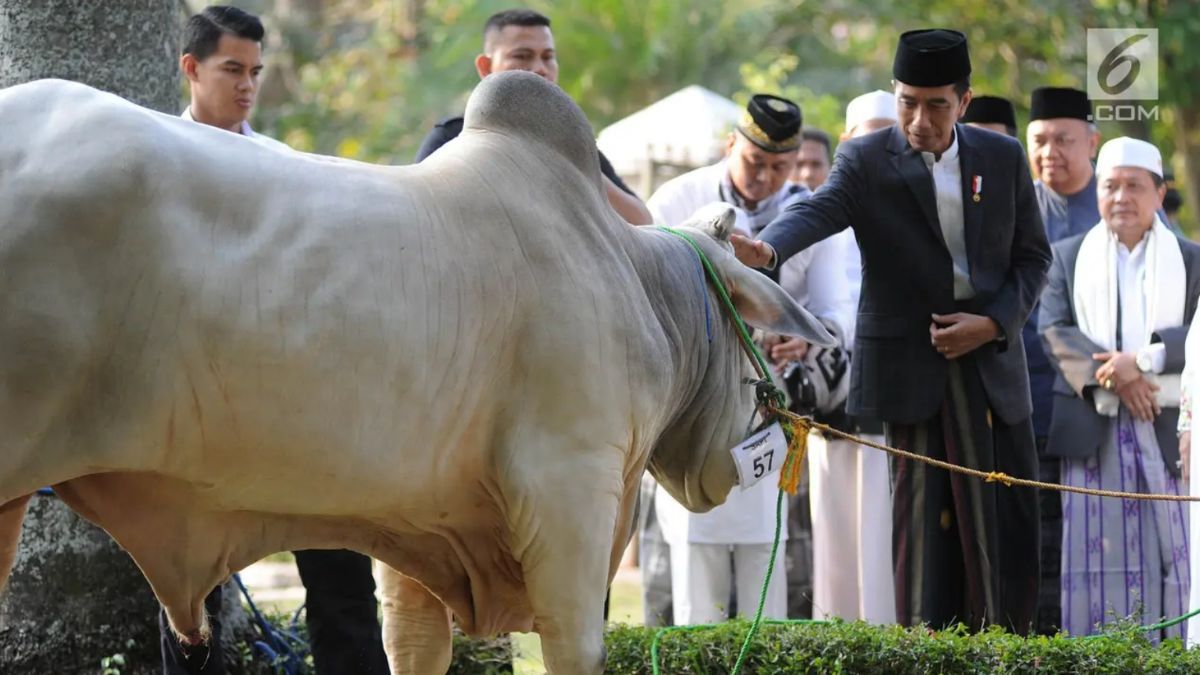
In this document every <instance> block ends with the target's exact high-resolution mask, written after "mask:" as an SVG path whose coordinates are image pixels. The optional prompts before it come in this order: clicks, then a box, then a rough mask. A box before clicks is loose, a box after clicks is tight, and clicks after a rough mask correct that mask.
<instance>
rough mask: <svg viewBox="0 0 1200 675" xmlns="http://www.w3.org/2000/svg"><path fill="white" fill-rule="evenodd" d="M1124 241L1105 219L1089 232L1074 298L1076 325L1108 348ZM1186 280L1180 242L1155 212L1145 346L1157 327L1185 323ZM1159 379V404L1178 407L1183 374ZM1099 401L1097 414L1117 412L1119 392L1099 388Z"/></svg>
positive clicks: (1149, 241)
mask: <svg viewBox="0 0 1200 675" xmlns="http://www.w3.org/2000/svg"><path fill="white" fill-rule="evenodd" d="M1120 245H1121V244H1120V242H1118V241H1117V237H1116V235H1114V234H1112V232H1111V231H1109V229H1108V226H1107V225H1106V224H1105V223H1104V221H1101V222H1099V223H1097V224H1096V225H1095V226H1094V227H1093V228H1092V229H1091V230H1088V233H1087V234H1086V235H1084V238H1083V244H1082V245H1081V246H1080V247H1079V257H1078V258H1077V259H1076V261H1075V290H1074V292H1073V293H1072V297H1071V299H1072V302H1073V304H1074V305H1075V317H1076V324H1077V325H1078V326H1079V330H1080V331H1082V332H1083V334H1084V335H1086V336H1087V337H1088V338H1089V339H1091V340H1092V342H1095V343H1096V344H1097V345H1099V346H1100V347H1102V348H1104V349H1106V350H1112V349H1115V348H1116V345H1117V328H1118V326H1117V299H1118V290H1117V247H1118V246H1120ZM1186 278H1187V268H1186V267H1184V264H1183V252H1182V251H1181V250H1180V248H1179V240H1178V239H1176V238H1175V235H1174V233H1172V232H1171V231H1170V230H1169V229H1167V226H1166V225H1164V224H1163V222H1162V221H1161V220H1159V218H1158V216H1157V215H1156V216H1155V217H1154V225H1153V226H1152V227H1151V228H1150V232H1149V234H1148V235H1147V237H1146V277H1145V280H1144V282H1143V286H1142V292H1143V293H1144V297H1145V298H1146V310H1147V316H1146V326H1147V330H1146V331H1145V332H1144V335H1145V340H1144V342H1145V343H1146V344H1149V341H1150V335H1151V334H1152V333H1153V332H1154V331H1157V330H1161V329H1163V328H1172V327H1175V326H1180V325H1183V318H1184V317H1183V311H1184V305H1185V304H1186V302H1187V297H1186V289H1185V288H1184V287H1185V286H1186V284H1185V283H1184V280H1185V279H1186ZM1146 344H1137V345H1134V344H1128V342H1124V343H1123V344H1122V345H1121V349H1122V350H1123V351H1126V352H1136V351H1138V350H1139V349H1141V348H1143V347H1145V346H1146ZM1157 381H1158V384H1159V386H1160V388H1161V389H1160V391H1159V399H1160V402H1163V403H1166V404H1168V405H1172V404H1173V405H1179V403H1178V401H1179V393H1178V392H1179V381H1178V376H1163V377H1159V378H1157ZM1095 402H1096V410H1097V412H1100V413H1101V414H1104V415H1109V416H1113V415H1116V409H1117V404H1118V401H1117V399H1116V396H1115V395H1114V394H1111V393H1110V392H1107V391H1103V390H1099V391H1097V392H1096V394H1095Z"/></svg>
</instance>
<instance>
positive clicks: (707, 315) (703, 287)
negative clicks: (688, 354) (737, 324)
mask: <svg viewBox="0 0 1200 675" xmlns="http://www.w3.org/2000/svg"><path fill="white" fill-rule="evenodd" d="M694 253H695V254H696V266H697V268H696V271H698V272H699V273H700V297H702V298H704V332H705V334H706V335H708V344H712V311H711V310H710V309H709V308H708V285H707V280H706V279H705V278H704V261H703V260H701V259H700V252H699V251H694Z"/></svg>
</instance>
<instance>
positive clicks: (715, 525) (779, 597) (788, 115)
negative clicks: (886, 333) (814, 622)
mask: <svg viewBox="0 0 1200 675" xmlns="http://www.w3.org/2000/svg"><path fill="white" fill-rule="evenodd" d="M800 127H801V113H800V108H799V106H797V105H796V104H795V103H793V102H791V101H789V100H787V99H783V98H779V97H776V96H769V95H765V94H758V95H755V96H753V97H752V98H751V100H750V103H749V104H748V106H747V110H746V112H745V113H744V114H743V116H742V118H741V120H740V121H739V123H738V125H737V128H736V129H735V131H734V132H733V133H731V134H730V137H729V141H728V144H729V145H728V148H729V153H728V157H727V158H726V159H725V160H723V161H721V162H718V163H717V164H714V165H711V166H707V167H703V168H700V169H696V170H695V171H691V172H689V173H687V174H684V175H683V176H680V177H678V178H675V179H673V180H671V181H669V182H667V183H666V184H664V185H663V186H662V187H661V188H659V189H658V191H657V192H655V193H654V195H653V196H652V197H651V198H650V200H649V201H648V202H647V206H648V207H649V209H650V212H651V213H652V214H653V215H654V218H655V222H657V223H659V224H662V225H668V226H675V225H679V224H681V223H682V222H683V221H684V220H686V219H687V218H688V217H689V216H691V215H692V214H693V213H694V212H695V211H696V210H697V209H699V208H700V207H702V206H705V205H706V204H710V203H712V202H725V203H728V204H732V205H734V206H735V207H737V209H738V225H737V228H738V229H739V230H741V231H742V232H743V233H744V234H754V233H757V232H758V231H759V230H760V229H761V228H762V227H763V226H764V225H766V223H767V222H769V221H770V220H771V219H772V218H774V217H775V215H777V214H778V213H779V211H780V209H781V208H782V207H783V206H784V205H785V204H787V203H789V202H790V201H791V200H793V199H803V198H804V197H806V196H807V195H809V194H810V193H809V191H808V190H807V189H806V188H804V187H802V186H799V185H794V184H788V182H787V180H788V178H789V177H790V176H791V174H792V170H793V169H794V168H795V164H796V159H797V152H798V149H799V146H800V138H801V136H800ZM819 249H821V247H814V249H812V250H810V251H807V252H805V254H803V255H802V256H798V257H801V258H802V259H804V260H806V261H808V263H809V264H808V265H806V266H805V267H806V268H807V269H808V270H809V272H808V278H807V283H808V293H809V296H810V297H809V302H807V303H806V308H807V309H808V310H809V311H811V312H812V313H813V314H814V315H816V316H817V317H819V318H821V319H822V320H824V321H825V322H826V323H828V324H829V325H831V326H834V327H836V330H837V331H838V332H839V334H844V332H845V329H844V325H845V323H846V322H847V320H848V318H849V313H850V311H852V310H851V306H850V300H849V287H848V284H847V283H846V278H845V274H844V272H843V270H842V268H841V267H840V266H838V264H837V261H838V260H839V259H840V257H838V255H837V254H836V252H832V253H831V252H827V253H826V255H824V256H822V255H821V250H824V249H821V250H819ZM830 251H832V249H830ZM818 261H819V262H818ZM795 346H796V347H797V348H798V349H799V350H804V349H806V348H807V345H806V344H804V343H803V342H799V343H798V344H796V345H795ZM775 483H776V481H774V480H764V481H762V482H760V483H758V484H757V485H755V486H754V487H752V488H750V489H748V490H746V491H744V492H742V491H738V490H735V491H734V492H733V493H731V494H730V495H729V498H728V499H727V500H726V503H725V504H723V505H722V506H719V507H717V508H716V509H713V510H712V511H710V512H709V513H706V514H693V513H690V512H688V511H687V510H686V509H684V508H683V507H682V506H681V505H679V504H678V503H677V502H675V501H674V500H673V499H671V497H670V496H668V495H667V494H666V493H665V492H663V491H661V490H660V491H658V492H657V494H656V496H655V499H654V508H655V513H656V516H657V520H658V523H659V525H660V526H661V527H662V531H663V534H664V537H665V539H666V541H667V544H668V545H669V547H670V568H671V569H670V575H671V590H672V598H673V601H674V620H675V622H676V623H677V624H681V625H682V624H697V623H712V622H716V621H720V620H723V619H724V618H725V616H726V609H727V605H728V602H729V597H730V587H731V585H732V582H733V579H734V574H733V570H734V568H736V571H737V574H736V589H735V590H736V596H735V597H736V604H737V608H738V611H739V612H741V613H743V614H751V613H753V612H754V611H755V609H756V607H757V605H758V599H759V591H760V589H761V587H762V583H763V577H764V575H765V574H766V570H767V567H768V566H769V565H771V564H772V561H771V555H770V553H771V544H772V541H773V539H774V530H775V503H776V496H777V494H778V488H777V487H776V485H775ZM786 536H787V535H786V533H785V534H784V535H783V538H786ZM782 559H783V549H782V547H781V548H780V550H779V552H778V553H777V556H776V559H775V561H774V564H775V565H776V567H775V571H774V572H773V573H772V577H771V584H770V587H769V588H768V590H767V602H766V605H765V608H764V616H767V617H770V618H780V619H782V618H785V617H786V616H787V580H786V575H785V572H784V567H783V565H782V564H780V563H781V561H782ZM798 562H799V564H803V565H804V566H805V568H807V567H808V566H809V565H810V564H811V563H810V562H809V561H808V560H803V561H798ZM805 573H807V569H805Z"/></svg>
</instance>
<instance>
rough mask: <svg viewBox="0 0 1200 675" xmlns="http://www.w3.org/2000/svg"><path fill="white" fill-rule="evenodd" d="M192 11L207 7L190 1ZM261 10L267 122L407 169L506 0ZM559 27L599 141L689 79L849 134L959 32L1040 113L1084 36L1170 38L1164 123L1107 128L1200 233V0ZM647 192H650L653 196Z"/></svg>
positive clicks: (554, 10) (837, 0) (864, 10)
mask: <svg viewBox="0 0 1200 675" xmlns="http://www.w3.org/2000/svg"><path fill="white" fill-rule="evenodd" d="M188 4H190V5H191V6H192V7H191V9H193V10H194V9H197V8H199V7H200V6H201V3H200V2H198V1H197V0H190V2H188V3H186V4H185V7H186V5H188ZM233 4H237V5H240V6H242V7H244V8H246V9H248V10H250V11H255V12H257V13H260V14H262V15H263V16H264V18H265V20H266V22H267V25H268V31H269V34H268V40H269V43H268V73H267V79H266V81H265V84H264V91H263V93H262V97H261V100H260V106H259V109H258V113H257V119H256V122H257V124H258V125H259V127H260V128H261V129H262V130H264V131H266V132H268V133H271V134H273V135H276V136H278V137H280V138H282V139H284V140H286V141H287V142H288V143H290V144H292V145H293V146H295V147H298V148H301V149H305V150H312V151H316V152H322V153H329V154H338V155H343V156H346V157H354V158H358V159H363V160H368V161H375V162H385V163H406V162H409V161H411V158H412V156H413V154H414V153H415V151H416V148H417V146H418V145H419V144H420V141H421V138H422V137H423V136H424V135H425V133H426V132H427V131H428V130H429V128H430V127H431V126H432V125H433V124H434V123H435V122H436V121H437V120H438V119H439V118H442V117H446V116H450V115H457V114H461V112H462V109H463V107H464V105H465V102H466V97H467V95H468V94H469V93H470V91H471V88H472V87H473V86H474V84H475V83H476V81H477V76H476V74H475V70H474V66H473V59H474V56H475V55H476V54H477V53H478V51H479V48H480V42H481V34H480V32H481V29H482V26H483V23H484V21H485V20H486V18H487V17H488V16H489V15H490V14H491V13H493V12H495V11H497V10H499V9H504V8H507V7H511V6H514V3H512V2H511V1H507V0H241V1H238V0H234V2H233ZM528 6H530V7H532V8H534V9H538V10H540V11H543V12H544V13H546V14H547V15H548V16H550V17H551V19H552V21H553V29H554V35H555V38H556V40H557V43H558V49H559V60H560V84H561V85H562V86H563V88H564V89H565V90H566V91H567V92H568V93H569V94H571V96H573V97H574V98H575V100H576V101H578V102H579V103H580V105H581V106H582V107H583V109H584V111H585V112H586V113H587V114H588V117H589V118H590V119H591V121H592V123H593V125H594V126H595V127H596V129H597V130H599V129H600V128H602V127H604V126H605V125H607V124H609V123H611V122H614V121H616V120H617V119H620V118H621V117H623V116H625V115H628V114H630V113H632V112H635V111H637V110H638V109H640V108H642V107H644V106H646V105H648V104H650V103H652V102H654V101H656V100H658V99H659V98H662V97H663V96H666V95H667V94H670V93H672V92H674V91H676V90H678V89H681V88H683V87H685V86H687V85H689V84H701V85H703V86H705V87H708V88H709V89H712V90H714V91H716V92H718V93H720V94H723V95H726V96H731V97H733V98H734V99H735V100H739V101H742V100H745V98H747V97H748V96H749V94H750V93H751V92H752V91H768V92H777V93H783V94H785V95H788V96H791V97H793V98H795V99H796V100H797V101H798V102H799V103H800V104H801V107H802V108H803V109H804V112H805V121H806V124H807V125H809V126H814V127H817V128H821V129H824V130H826V131H829V132H831V133H834V134H837V133H839V132H840V131H841V130H842V122H841V120H842V111H843V110H844V106H845V103H846V102H847V101H848V100H849V99H850V98H852V97H854V96H856V95H858V94H861V93H863V92H865V91H869V90H871V89H876V88H882V89H887V88H889V87H890V79H891V77H890V66H891V59H892V54H893V51H894V49H895V44H896V38H897V36H898V35H899V34H900V33H901V32H902V31H904V30H907V29H910V28H916V27H927V26H947V27H954V28H958V29H960V30H963V31H964V32H965V33H966V34H967V35H968V38H969V40H970V43H971V52H972V60H973V62H974V68H975V73H974V77H973V80H974V82H973V84H974V88H975V90H976V92H977V93H987V94H994V95H1000V96H1005V97H1008V98H1010V99H1012V100H1013V101H1014V102H1015V103H1016V104H1017V107H1018V111H1019V113H1018V114H1019V115H1020V116H1021V118H1022V122H1023V121H1024V119H1025V117H1026V116H1027V114H1028V102H1029V92H1030V91H1032V90H1033V89H1034V88H1035V87H1038V86H1043V85H1065V86H1076V87H1081V88H1082V87H1084V86H1085V81H1084V78H1085V66H1086V29H1087V28H1089V27H1097V28H1098V27H1111V28H1122V27H1145V28H1158V29H1159V42H1160V59H1161V62H1160V68H1159V71H1160V74H1159V77H1160V101H1159V110H1160V117H1159V119H1158V120H1157V121H1151V122H1135V123H1126V124H1123V125H1120V126H1118V125H1117V123H1106V124H1102V125H1101V130H1102V132H1103V133H1104V136H1105V137H1106V138H1108V137H1112V136H1115V135H1119V134H1129V135H1134V136H1138V137H1143V138H1149V139H1151V140H1153V141H1154V142H1156V143H1157V144H1159V146H1160V147H1161V148H1162V149H1163V150H1164V153H1165V154H1166V156H1167V157H1168V158H1169V161H1171V163H1172V165H1173V166H1174V169H1175V172H1176V175H1177V176H1178V177H1179V180H1178V182H1179V184H1180V187H1181V189H1182V190H1183V191H1184V194H1185V200H1186V206H1185V211H1184V219H1185V225H1186V226H1187V227H1189V229H1190V231H1192V232H1196V231H1197V230H1196V225H1197V221H1196V213H1197V209H1196V203H1197V201H1198V200H1200V52H1197V51H1195V50H1191V49H1188V47H1189V46H1190V45H1194V44H1200V2H1196V1H1195V0H1038V1H1037V2H1033V1H1031V0H987V1H984V2H981V1H979V0H927V1H925V2H921V3H892V2H888V1H887V0H819V1H812V0H740V1H739V2H736V3H735V2H717V1H715V0H699V1H697V2H678V1H677V0H565V1H559V2H547V1H543V0H530V2H528ZM643 196H645V195H643Z"/></svg>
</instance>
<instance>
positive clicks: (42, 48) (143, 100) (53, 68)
mask: <svg viewBox="0 0 1200 675" xmlns="http://www.w3.org/2000/svg"><path fill="white" fill-rule="evenodd" d="M181 19H182V12H181V10H180V5H179V4H178V3H176V2H173V1H171V0H122V1H121V2H103V1H102V0H0V87H7V86H10V85H14V84H19V83H21V82H28V81H30V80H37V79H41V78H46V77H58V78H63V79H68V80H75V81H77V82H83V83H84V84H88V85H91V86H93V87H96V88H98V89H103V90H105V91H110V92H112V93H114V94H117V95H119V96H124V97H125V98H127V99H129V100H131V101H133V102H134V103H138V104H140V105H144V106H146V107H148V108H153V109H154V110H159V111H162V112H166V113H178V112H179V110H180V109H181V108H180V105H179V104H180V101H181V90H180V88H179V84H180V83H179V72H178V71H179V40H180V34H181V30H180V29H181Z"/></svg>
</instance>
